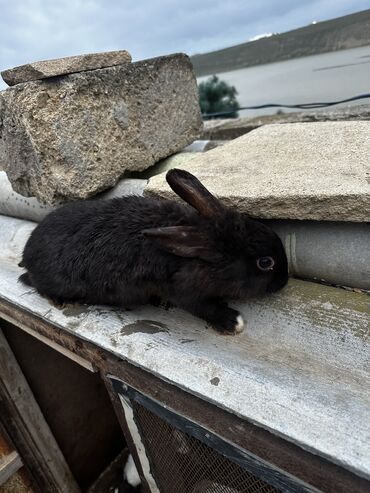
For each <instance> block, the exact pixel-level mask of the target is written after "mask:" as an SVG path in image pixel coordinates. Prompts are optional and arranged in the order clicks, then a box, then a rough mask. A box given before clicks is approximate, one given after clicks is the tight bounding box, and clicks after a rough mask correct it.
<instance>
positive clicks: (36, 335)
mask: <svg viewBox="0 0 370 493" xmlns="http://www.w3.org/2000/svg"><path fill="white" fill-rule="evenodd" d="M2 318H3V319H4V320H6V321H7V322H9V323H11V324H13V325H16V326H17V327H19V328H20V329H22V330H23V331H24V332H27V334H30V335H31V336H32V337H34V338H35V339H38V340H39V341H41V342H43V343H44V344H46V345H47V346H49V347H51V348H52V349H55V351H58V353H61V354H63V356H65V357H66V358H68V359H70V360H72V361H74V362H75V363H77V364H78V365H80V366H82V367H83V368H86V370H89V371H91V372H93V373H94V372H96V371H97V369H96V368H94V366H93V365H92V364H91V363H90V361H87V360H86V359H84V358H81V356H79V355H78V354H76V353H73V352H72V351H69V350H68V349H66V348H64V347H63V346H61V345H60V344H57V343H55V342H54V341H51V340H50V339H48V338H47V337H44V336H43V335H41V334H39V333H38V332H37V331H36V330H33V329H30V328H29V327H26V326H25V325H24V324H20V323H19V322H18V323H17V321H16V320H15V319H14V318H13V317H10V316H9V315H5V314H3V315H2Z"/></svg>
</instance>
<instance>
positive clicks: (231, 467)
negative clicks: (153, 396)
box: [133, 402, 280, 493]
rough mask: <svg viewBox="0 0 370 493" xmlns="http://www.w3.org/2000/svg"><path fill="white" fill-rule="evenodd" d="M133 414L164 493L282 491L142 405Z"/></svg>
mask: <svg viewBox="0 0 370 493" xmlns="http://www.w3.org/2000/svg"><path fill="white" fill-rule="evenodd" d="M133 411H134V416H135V421H136V424H137V426H138V428H139V430H140V434H141V437H142V440H143V442H144V445H145V449H146V453H147V456H148V459H149V462H150V465H151V469H152V473H153V476H154V478H155V480H156V482H157V485H158V488H159V490H160V491H161V493H275V492H279V491H280V490H277V489H276V488H275V487H273V486H271V485H269V484H268V483H266V482H265V481H263V480H261V479H260V478H258V477H257V476H254V475H252V474H250V473H249V472H247V471H246V470H245V469H243V468H242V467H240V466H239V465H238V464H236V463H234V462H232V461H231V460H229V459H228V458H226V457H224V456H223V455H222V454H220V453H219V452H217V451H216V450H214V449H213V448H212V447H210V446H208V445H206V444H204V443H203V442H201V441H200V440H198V439H197V438H194V437H193V436H191V435H189V434H187V433H185V432H183V431H180V430H179V429H177V428H175V427H174V426H172V425H171V424H169V423H168V422H167V421H165V420H163V419H161V418H159V417H158V416H157V415H156V414H154V413H152V412H151V411H149V410H148V409H146V408H145V407H144V406H142V405H141V404H138V403H137V402H135V403H133Z"/></svg>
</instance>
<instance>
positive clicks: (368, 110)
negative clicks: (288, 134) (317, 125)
mask: <svg viewBox="0 0 370 493" xmlns="http://www.w3.org/2000/svg"><path fill="white" fill-rule="evenodd" d="M245 114H246V115H247V114H248V112H246V113H245ZM353 120H370V105H369V104H360V105H351V106H339V107H337V106H335V107H332V108H329V109H327V108H326V109H321V110H314V111H313V110H311V111H297V112H294V113H293V112H290V113H279V114H275V115H262V116H256V117H253V118H248V116H244V117H240V118H228V119H213V120H208V121H206V122H205V123H204V129H203V133H202V137H201V138H202V139H212V140H215V139H221V140H232V139H236V138H237V137H240V136H241V135H244V134H246V133H248V132H251V131H252V130H255V129H256V128H259V127H262V125H270V124H272V123H305V122H327V121H332V122H335V121H353Z"/></svg>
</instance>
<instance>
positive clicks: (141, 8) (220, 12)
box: [0, 0, 370, 88]
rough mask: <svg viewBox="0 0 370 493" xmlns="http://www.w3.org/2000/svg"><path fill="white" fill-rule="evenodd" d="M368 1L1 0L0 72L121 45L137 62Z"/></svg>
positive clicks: (199, 49)
mask: <svg viewBox="0 0 370 493" xmlns="http://www.w3.org/2000/svg"><path fill="white" fill-rule="evenodd" d="M369 7H370V3H369V0H352V1H351V0H221V1H219V0H177V1H176V0H173V1H171V0H142V1H140V0H12V1H11V0H0V70H3V69H5V68H10V67H13V66H16V65H20V64H24V63H27V62H30V61H36V60H43V59H48V58H58V57H63V56H69V55H76V54H80V53H89V52H96V51H108V50H118V49H127V50H128V51H129V52H130V53H131V54H132V57H133V59H134V60H139V59H143V58H149V57H153V56H158V55H163V54H167V53H173V52H178V51H181V52H185V53H188V54H190V55H191V54H195V53H204V52H207V51H211V50H215V49H219V48H224V47H226V46H232V45H234V44H237V43H243V42H245V41H247V40H249V39H250V38H252V37H254V36H256V35H259V34H262V33H270V32H274V33H275V32H284V31H288V30H290V29H294V28H297V27H301V26H304V25H307V24H310V23H311V22H312V21H321V20H326V19H330V18H334V17H339V16H342V15H346V14H349V13H352V12H357V11H360V10H365V9H367V8H369ZM3 87H4V85H2V84H1V83H0V88H3Z"/></svg>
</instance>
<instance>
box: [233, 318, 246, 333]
mask: <svg viewBox="0 0 370 493" xmlns="http://www.w3.org/2000/svg"><path fill="white" fill-rule="evenodd" d="M236 322H237V323H236V325H235V332H236V333H237V334H240V332H243V330H244V320H243V317H242V316H241V315H238V316H237V317H236Z"/></svg>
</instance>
